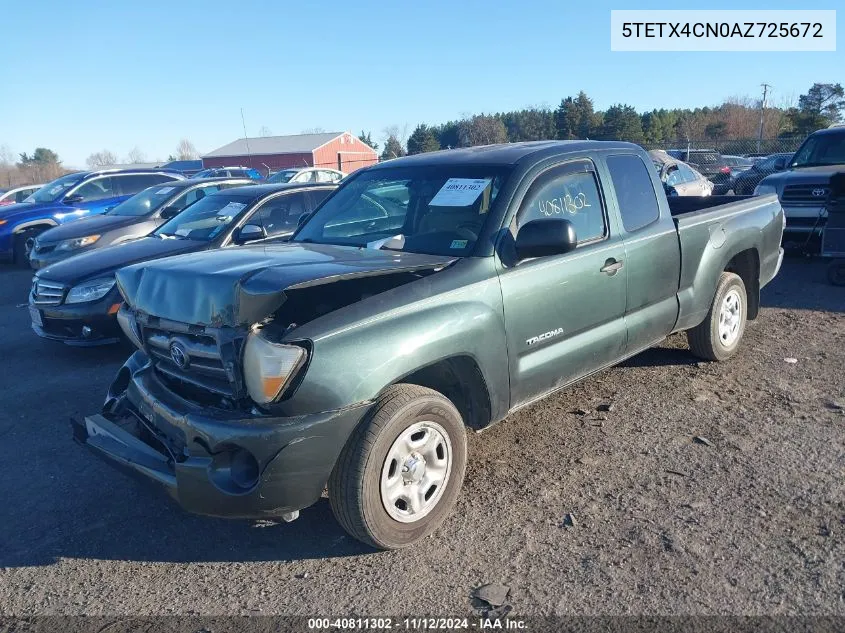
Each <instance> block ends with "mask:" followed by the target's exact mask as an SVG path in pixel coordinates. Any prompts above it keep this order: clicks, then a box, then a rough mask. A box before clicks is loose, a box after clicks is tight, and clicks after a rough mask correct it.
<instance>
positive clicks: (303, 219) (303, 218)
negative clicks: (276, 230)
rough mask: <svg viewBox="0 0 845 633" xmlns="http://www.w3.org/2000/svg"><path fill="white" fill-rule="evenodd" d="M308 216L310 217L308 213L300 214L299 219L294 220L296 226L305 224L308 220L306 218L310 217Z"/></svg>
mask: <svg viewBox="0 0 845 633" xmlns="http://www.w3.org/2000/svg"><path fill="white" fill-rule="evenodd" d="M310 217H311V214H310V213H303V214H302V215H300V216H299V219H298V220H297V221H296V228H299V227H300V226H302V225H303V224H305V223H306V222H307V221H308V218H310Z"/></svg>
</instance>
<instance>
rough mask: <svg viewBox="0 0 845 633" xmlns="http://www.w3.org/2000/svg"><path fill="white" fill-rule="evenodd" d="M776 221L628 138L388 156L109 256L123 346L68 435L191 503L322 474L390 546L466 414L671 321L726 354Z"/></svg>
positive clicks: (431, 505) (304, 483)
mask: <svg viewBox="0 0 845 633" xmlns="http://www.w3.org/2000/svg"><path fill="white" fill-rule="evenodd" d="M783 228H784V217H783V211H782V209H781V207H780V204H779V202H778V199H777V197H775V196H765V197H756V198H727V197H719V196H714V197H706V198H674V199H671V200H667V198H666V196H665V194H664V192H663V186H662V185H661V183H660V181H659V180H658V178H657V174H656V173H655V172H654V169H653V167H652V166H651V161H650V159H649V157H648V155H647V154H646V153H645V152H644V151H643V150H642V149H641V148H640V147H638V146H636V145H631V144H628V143H621V142H589V141H585V142H581V141H564V142H558V141H543V142H530V143H514V144H509V145H498V146H489V147H475V148H469V149H457V150H449V151H443V152H435V153H431V154H423V155H418V156H411V157H407V158H401V159H397V160H392V161H389V162H386V163H382V164H380V165H378V166H374V167H371V168H369V169H366V170H361V171H359V172H357V173H355V174H353V175H352V176H350V177H349V178H347V179H345V180H344V182H343V184H341V186H340V187H339V188H338V189H337V191H335V192H334V193H332V194H331V195H330V196H329V197H328V198H327V199H326V201H325V202H324V203H323V204H322V205H321V206H320V207H319V208H318V209H317V210H316V211H314V212H313V213H312V214H311V215H310V216H309V217H306V218H304V219H303V222H302V223H301V225H300V227H299V228H298V230H297V232H296V233H295V234H294V236H293V238H292V239H291V240H290V241H289V242H288V243H282V244H276V245H261V246H251V247H250V246H245V247H238V248H231V249H223V250H220V251H214V252H207V253H197V254H190V255H182V256H177V257H171V258H168V259H164V260H159V261H156V262H152V263H147V264H141V265H136V266H130V267H127V268H124V269H122V270H121V271H119V272H118V273H117V284H118V287H119V289H120V292H121V294H122V295H123V297H124V299H125V303H124V305H123V307H122V308H121V310H120V312H119V314H118V319H119V322H120V324H121V327H122V328H123V331H124V332H125V334H126V335H127V337H129V338H130V339H131V340H132V341H133V343H134V344H135V345H136V346H137V347H138V351H136V352H135V353H134V354H133V355H132V356H131V357H130V358H129V359H128V360H127V362H126V364H125V365H124V366H123V367H122V368H121V369H120V371H119V372H118V374H117V377H116V378H115V380H114V382H113V383H112V385H111V387H110V389H109V392H108V396H107V398H106V402H105V404H104V407H103V411H102V412H101V413H100V414H97V415H92V416H89V417H86V418H85V419H84V420H78V421H74V423H73V427H74V437H75V438H76V439H77V440H78V441H80V442H82V443H83V444H85V445H86V446H87V447H88V448H90V449H91V450H93V451H94V452H95V453H97V454H98V455H100V456H102V457H104V458H105V459H106V460H107V461H109V462H110V463H112V464H114V465H116V466H118V467H120V468H121V469H123V470H126V471H129V472H132V473H134V474H136V475H141V476H142V478H143V479H147V480H152V481H154V482H157V483H158V484H161V485H162V486H163V487H164V488H165V489H166V490H167V491H168V492H169V493H170V495H171V496H172V497H174V498H175V499H176V500H177V501H178V503H179V504H180V505H181V506H182V507H183V508H184V509H186V510H188V511H191V512H196V513H200V514H207V515H215V516H225V517H265V518H269V517H279V518H282V519H284V520H293V519H295V518H296V517H297V516H298V515H299V511H300V509H302V508H305V507H307V506H309V505H312V504H313V503H315V502H316V501H317V500H318V499H319V498H320V497H321V495H322V494H323V492H324V490H325V489H326V487H328V497H329V501H330V504H331V507H332V510H333V511H334V514H335V516H336V517H337V519H338V521H339V522H340V523H341V525H342V526H343V527H344V528H345V529H346V530H347V531H348V532H349V533H350V534H351V535H352V536H354V537H355V538H357V539H360V540H361V541H363V542H365V543H368V544H370V545H372V546H374V547H377V548H386V549H389V548H399V547H403V546H407V545H410V544H412V543H414V542H415V541H417V540H419V539H421V538H422V537H424V536H425V535H427V534H429V533H430V532H432V530H434V529H435V528H436V527H437V526H438V525H440V524H441V522H442V521H443V520H444V518H445V517H446V516H447V514H448V513H449V511H450V510H451V508H452V507H453V506H454V504H455V501H456V499H457V497H458V494H459V491H460V488H461V484H462V480H463V478H464V471H465V467H466V430H467V429H470V430H473V431H478V430H481V429H483V428H485V427H487V426H489V425H490V424H492V423H494V422H497V421H499V420H502V419H504V418H506V417H507V416H508V415H509V414H510V413H512V412H513V411H515V410H517V409H519V408H520V407H524V406H526V405H529V404H531V403H532V402H535V401H536V400H538V399H540V398H543V397H545V396H548V395H549V394H552V393H555V392H556V391H558V390H560V389H563V388H564V387H566V386H567V385H570V384H572V383H574V382H575V381H577V380H580V379H582V378H585V377H586V376H589V375H590V374H592V373H594V372H598V371H600V370H602V369H605V368H607V367H610V366H612V365H614V364H616V363H619V362H620V361H622V360H624V359H625V358H628V357H629V356H632V355H634V354H637V353H639V352H641V351H643V350H645V349H647V348H649V347H651V346H653V345H655V344H657V343H659V342H660V341H662V340H663V339H665V338H666V337H667V336H668V335H669V334H671V333H673V332H678V331H681V330H685V331H687V336H688V339H689V345H690V349H691V351H692V353H693V354H695V355H697V356H699V357H701V358H704V359H707V360H713V361H719V360H725V359H728V358H730V357H731V356H732V355H733V354H735V353H736V351H737V349H738V346H739V343H740V341H741V339H742V336H743V332H744V330H745V327H746V321H747V320H750V319H754V318H755V317H756V316H757V314H758V311H759V306H760V288H761V287H762V286H764V285H765V284H766V283H768V282H769V281H771V279H772V278H773V277H774V276H775V275H776V274H777V272H778V269H779V267H780V264H781V260H782V256H783V252H782V250H781V247H780V243H781V237H782V234H783ZM110 487H111V488H112V489H113V487H112V486H110Z"/></svg>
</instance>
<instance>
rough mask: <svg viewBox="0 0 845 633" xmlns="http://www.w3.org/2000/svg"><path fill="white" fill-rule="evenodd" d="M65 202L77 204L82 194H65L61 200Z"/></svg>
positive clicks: (80, 200)
mask: <svg viewBox="0 0 845 633" xmlns="http://www.w3.org/2000/svg"><path fill="white" fill-rule="evenodd" d="M62 202H64V203H65V204H79V203H80V202H82V196H81V195H79V194H78V193H75V194H73V195H72V196H65V197H64V199H63V200H62Z"/></svg>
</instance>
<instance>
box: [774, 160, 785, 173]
mask: <svg viewBox="0 0 845 633" xmlns="http://www.w3.org/2000/svg"><path fill="white" fill-rule="evenodd" d="M784 169H786V159H785V158H777V159H775V171H783V170H784Z"/></svg>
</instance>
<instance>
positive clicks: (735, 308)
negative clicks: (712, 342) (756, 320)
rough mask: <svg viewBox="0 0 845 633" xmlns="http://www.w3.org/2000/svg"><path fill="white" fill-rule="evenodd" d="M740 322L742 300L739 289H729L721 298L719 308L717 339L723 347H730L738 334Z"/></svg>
mask: <svg viewBox="0 0 845 633" xmlns="http://www.w3.org/2000/svg"><path fill="white" fill-rule="evenodd" d="M741 323H742V300H741V299H740V297H739V291H738V290H736V289H733V290H731V291H730V292H728V294H726V295H725V298H724V299H722V305H721V308H720V309H719V340H720V341H721V343H722V345H723V346H725V347H730V346H731V345H733V344H734V343H735V342H736V339H737V337H738V336H739V326H740V324H741Z"/></svg>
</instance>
